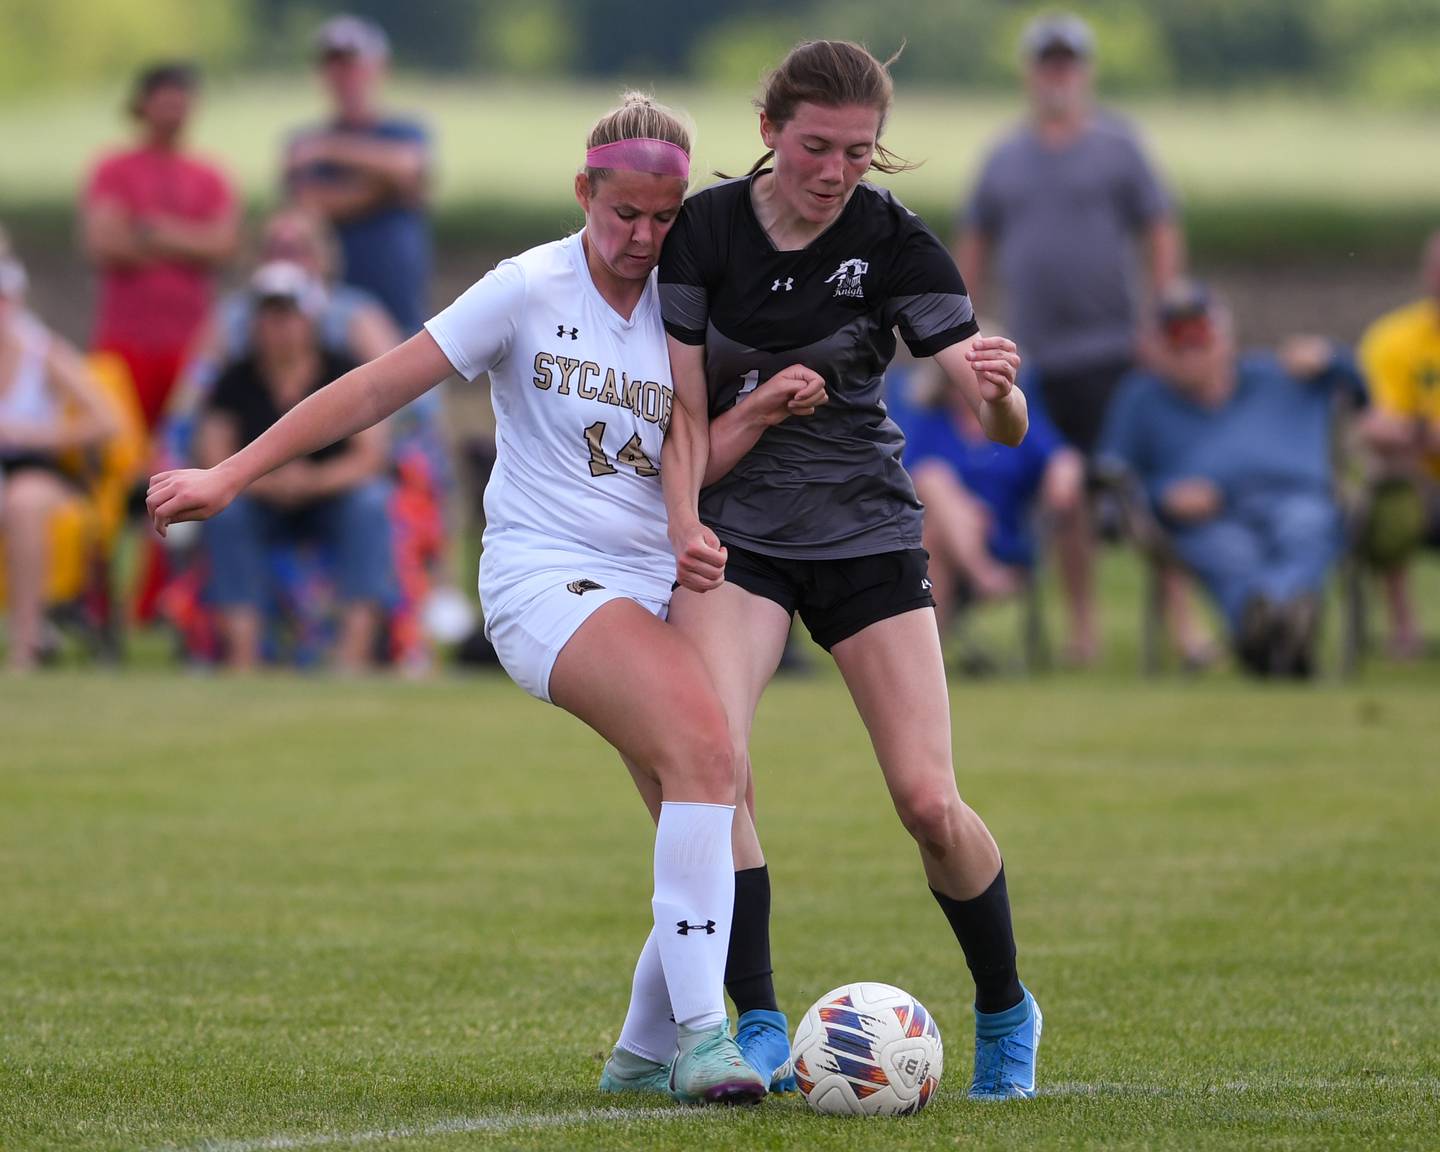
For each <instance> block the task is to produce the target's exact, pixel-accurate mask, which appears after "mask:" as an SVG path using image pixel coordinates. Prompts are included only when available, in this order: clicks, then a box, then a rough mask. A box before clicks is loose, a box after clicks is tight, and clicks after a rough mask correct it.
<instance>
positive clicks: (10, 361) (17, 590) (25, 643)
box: [0, 234, 116, 672]
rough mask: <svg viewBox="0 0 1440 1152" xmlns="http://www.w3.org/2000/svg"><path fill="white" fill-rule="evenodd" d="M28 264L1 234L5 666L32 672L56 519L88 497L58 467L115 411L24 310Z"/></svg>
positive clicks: (0, 526) (101, 430) (97, 435)
mask: <svg viewBox="0 0 1440 1152" xmlns="http://www.w3.org/2000/svg"><path fill="white" fill-rule="evenodd" d="M26 284H27V281H26V276H25V269H24V267H23V266H22V265H21V264H20V262H19V261H18V260H16V259H15V258H14V257H13V256H12V255H11V254H10V251H9V247H8V244H7V243H6V241H5V238H4V236H3V234H0V538H3V544H4V553H3V554H4V559H5V565H4V567H5V586H6V588H7V590H8V600H9V603H8V605H7V607H8V614H9V645H8V657H7V660H8V664H9V667H10V669H11V670H12V671H19V672H23V671H27V670H29V669H30V668H32V667H33V666H34V664H35V662H36V659H37V656H38V653H39V650H40V645H41V621H42V617H43V612H44V601H45V583H46V572H47V567H48V564H49V563H50V561H51V557H50V539H49V538H50V521H51V517H52V516H53V515H54V514H55V512H56V511H57V510H58V509H59V508H60V507H61V506H62V505H63V504H65V503H66V502H67V501H69V500H72V499H74V498H75V497H76V496H77V495H83V493H82V491H81V489H80V488H79V486H78V484H77V482H76V480H75V478H74V477H73V475H72V474H71V473H70V472H68V471H67V470H66V469H65V468H64V467H63V466H62V463H61V453H62V452H65V451H66V450H68V449H73V448H83V447H88V446H91V445H95V444H99V443H101V442H102V441H104V440H105V439H106V438H108V437H109V436H110V435H111V434H112V433H113V432H114V431H115V429H116V424H115V420H114V417H113V416H112V415H111V412H110V409H109V406H108V405H107V404H106V403H105V400H104V398H103V397H102V396H101V394H100V392H99V391H98V389H97V388H96V387H95V385H94V383H93V382H92V381H91V379H90V375H89V372H88V371H87V369H86V367H85V363H84V361H83V360H82V359H81V358H80V355H79V353H77V352H76V351H75V349H73V348H72V347H70V345H69V344H67V343H66V342H65V341H64V340H62V339H61V338H60V337H58V336H56V335H55V334H54V333H52V332H51V331H50V330H49V329H48V328H47V327H46V326H45V325H44V324H43V323H41V321H40V320H39V319H38V318H37V317H36V316H35V315H34V314H33V313H31V312H29V311H28V310H27V309H26V308H25V289H26Z"/></svg>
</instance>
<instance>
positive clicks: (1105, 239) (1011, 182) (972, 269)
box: [956, 15, 1181, 662]
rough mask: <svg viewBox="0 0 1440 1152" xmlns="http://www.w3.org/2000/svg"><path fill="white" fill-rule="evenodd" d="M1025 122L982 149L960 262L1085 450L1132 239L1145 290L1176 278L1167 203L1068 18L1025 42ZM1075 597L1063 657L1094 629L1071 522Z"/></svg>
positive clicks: (1104, 391)
mask: <svg viewBox="0 0 1440 1152" xmlns="http://www.w3.org/2000/svg"><path fill="white" fill-rule="evenodd" d="M1021 54H1022V58H1023V62H1024V69H1025V86H1026V92H1027V94H1028V97H1029V105H1030V116H1029V121H1028V123H1025V124H1023V125H1021V126H1020V127H1018V128H1016V129H1015V130H1014V131H1013V132H1011V133H1010V134H1009V135H1008V136H1006V137H1005V138H1003V139H1002V140H1001V141H1000V142H999V143H998V144H997V145H996V146H995V147H994V149H993V150H992V151H991V152H990V154H989V156H988V157H987V158H986V160H985V162H984V164H983V166H982V168H981V172H980V177H979V180H978V182H977V183H976V186H975V189H974V192H973V194H972V196H971V199H970V202H969V205H968V207H967V210H966V212H965V217H964V220H963V223H962V227H961V229H960V232H959V241H958V244H957V248H956V259H957V261H958V262H959V265H960V271H961V274H962V275H963V276H964V278H965V283H966V285H967V286H968V287H969V289H970V294H971V296H972V297H973V298H974V299H976V300H977V301H983V300H984V281H985V273H986V271H987V270H988V269H989V268H990V266H991V265H992V264H993V265H994V267H995V270H996V271H997V272H998V274H999V279H1000V281H1001V284H1002V286H1003V288H1004V294H1005V304H1006V307H1005V319H1006V321H1007V324H1008V327H1009V330H1010V335H1011V336H1013V337H1014V339H1015V342H1016V343H1017V344H1018V345H1019V346H1020V352H1021V355H1022V356H1024V357H1025V363H1026V373H1025V377H1024V378H1023V379H1022V381H1021V385H1022V387H1023V388H1024V389H1025V390H1026V392H1027V394H1028V395H1029V396H1031V397H1032V398H1034V399H1035V400H1038V401H1039V402H1040V403H1041V404H1043V406H1044V408H1045V410H1046V412H1047V414H1048V415H1049V417H1050V419H1051V421H1052V422H1053V423H1054V425H1055V427H1057V428H1058V429H1059V430H1060V433H1061V435H1063V436H1064V437H1065V439H1066V440H1067V441H1068V442H1069V443H1070V444H1072V445H1074V446H1075V447H1076V448H1078V449H1079V450H1080V451H1081V452H1083V453H1084V454H1085V455H1086V456H1089V455H1090V454H1091V453H1092V452H1093V451H1094V449H1095V444H1096V440H1097V438H1098V436H1099V433H1100V427H1101V423H1102V422H1103V420H1104V416H1105V410H1106V408H1107V406H1108V405H1109V402H1110V398H1111V396H1112V395H1113V394H1114V391H1115V389H1116V387H1117V386H1118V384H1119V382H1120V380H1121V379H1122V378H1123V377H1124V375H1125V374H1126V372H1128V371H1129V370H1130V368H1131V367H1132V366H1133V365H1134V363H1135V359H1136V355H1137V351H1138V348H1139V341H1140V337H1139V333H1140V331H1141V327H1140V325H1139V323H1138V318H1139V316H1140V315H1141V314H1142V312H1141V310H1140V308H1139V304H1140V301H1139V297H1140V295H1141V293H1140V291H1139V286H1138V285H1137V284H1136V277H1135V267H1136V265H1137V263H1138V261H1137V260H1136V251H1135V249H1136V242H1137V241H1140V242H1142V246H1143V248H1144V250H1145V256H1146V260H1145V264H1146V267H1147V269H1148V275H1149V280H1150V284H1151V286H1152V288H1153V287H1154V286H1155V285H1160V284H1166V283H1169V282H1170V281H1171V280H1172V279H1173V278H1174V277H1175V276H1176V275H1177V274H1178V272H1179V268H1180V262H1181V240H1180V235H1179V232H1178V230H1177V228H1176V226H1175V221H1174V212H1173V209H1172V206H1171V203H1170V197H1169V196H1168V195H1167V194H1166V191H1165V189H1164V187H1163V185H1162V184H1161V181H1160V179H1159V178H1158V177H1157V176H1156V174H1155V171H1154V169H1153V168H1152V167H1151V165H1150V164H1149V162H1148V161H1147V160H1146V158H1145V154H1144V152H1143V150H1142V148H1141V146H1140V142H1139V140H1138V139H1137V137H1136V135H1135V133H1134V131H1133V130H1132V129H1131V127H1130V126H1129V124H1128V123H1126V122H1125V121H1124V120H1122V119H1120V118H1119V117H1117V116H1115V115H1114V114H1112V113H1110V112H1108V111H1105V110H1103V109H1099V108H1097V107H1096V106H1095V102H1094V89H1093V73H1092V68H1091V59H1092V56H1093V54H1094V38H1093V36H1092V34H1091V31H1090V28H1089V27H1088V25H1086V24H1085V22H1084V21H1082V20H1081V19H1079V17H1076V16H1068V15H1057V16H1042V17H1040V18H1038V19H1036V20H1035V21H1034V22H1032V23H1031V24H1030V25H1029V27H1028V28H1027V29H1026V30H1025V33H1024V35H1023V38H1022V41H1021ZM1059 543H1060V545H1061V547H1060V561H1061V576H1062V578H1063V579H1064V581H1065V584H1066V588H1067V592H1068V594H1069V597H1070V599H1071V602H1072V603H1074V604H1076V605H1079V612H1078V614H1077V615H1076V616H1075V617H1074V619H1073V620H1072V628H1073V630H1072V634H1071V637H1070V642H1069V654H1070V657H1071V658H1072V659H1073V660H1076V661H1078V662H1087V661H1089V660H1090V659H1092V658H1093V657H1094V654H1095V650H1096V645H1097V636H1096V629H1095V621H1094V608H1093V567H1094V545H1093V533H1092V532H1091V531H1090V527H1089V522H1088V518H1087V517H1085V516H1084V515H1081V516H1077V517H1072V518H1070V520H1069V525H1068V530H1067V531H1065V532H1063V533H1062V534H1061V536H1060V538H1059Z"/></svg>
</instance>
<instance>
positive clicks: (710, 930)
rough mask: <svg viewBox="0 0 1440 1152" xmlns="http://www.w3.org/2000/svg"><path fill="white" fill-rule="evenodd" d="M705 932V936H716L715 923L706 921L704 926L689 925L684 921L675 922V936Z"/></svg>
mask: <svg viewBox="0 0 1440 1152" xmlns="http://www.w3.org/2000/svg"><path fill="white" fill-rule="evenodd" d="M702 930H703V931H704V933H705V935H707V936H713V935H715V921H714V920H706V921H705V923H704V924H688V923H686V922H685V921H684V920H677V921H675V935H677V936H688V935H690V933H691V932H700V931H702Z"/></svg>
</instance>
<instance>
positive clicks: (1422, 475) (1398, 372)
mask: <svg viewBox="0 0 1440 1152" xmlns="http://www.w3.org/2000/svg"><path fill="white" fill-rule="evenodd" d="M1420 282H1421V287H1422V288H1423V290H1424V293H1425V295H1424V297H1423V298H1422V299H1420V300H1417V301H1415V302H1414V303H1413V304H1408V305H1406V306H1405V307H1403V308H1399V309H1396V310H1395V311H1394V312H1389V313H1387V314H1386V315H1384V316H1382V317H1380V319H1378V320H1376V321H1375V323H1374V324H1372V325H1371V326H1370V328H1369V329H1368V330H1367V331H1366V333H1365V335H1364V337H1363V338H1362V340H1361V342H1360V363H1361V367H1362V368H1363V369H1364V372H1365V376H1366V379H1367V380H1368V382H1369V385H1370V395H1371V402H1372V407H1371V410H1370V412H1369V413H1368V414H1367V416H1366V419H1365V421H1364V424H1363V430H1364V436H1365V441H1366V443H1367V445H1368V446H1369V448H1370V450H1371V452H1372V453H1374V455H1375V457H1376V459H1377V461H1378V462H1379V465H1380V472H1381V486H1380V489H1379V498H1380V500H1381V501H1383V502H1386V503H1388V505H1389V507H1388V508H1386V509H1385V512H1386V514H1387V518H1388V519H1390V520H1391V521H1392V527H1393V526H1395V525H1402V526H1403V530H1401V531H1400V536H1404V537H1408V540H1406V541H1403V542H1397V540H1393V539H1392V540H1391V541H1389V543H1388V544H1387V546H1386V548H1385V549H1384V551H1385V552H1387V553H1388V555H1386V556H1384V557H1383V561H1384V562H1383V563H1382V572H1383V578H1384V584H1385V600H1386V607H1387V609H1388V613H1389V618H1390V650H1391V652H1392V653H1393V654H1394V655H1396V656H1400V657H1403V658H1413V657H1416V656H1418V655H1419V654H1420V652H1421V648H1422V642H1421V637H1420V631H1419V626H1418V624H1417V623H1416V619H1415V611H1414V605H1413V603H1412V602H1411V597H1410V587H1409V580H1408V576H1407V569H1408V563H1409V560H1410V557H1411V556H1412V555H1413V553H1414V550H1415V546H1416V545H1418V544H1419V543H1420V541H1421V539H1422V538H1423V539H1424V540H1425V541H1426V542H1428V543H1429V544H1430V545H1431V546H1432V547H1437V546H1440V230H1437V231H1435V232H1433V233H1432V234H1431V235H1430V237H1429V239H1428V240H1427V241H1426V243H1425V249H1424V255H1423V257H1422V259H1421V265H1420ZM1377 519H1378V517H1377ZM1389 535H1391V536H1394V533H1393V532H1391V533H1389ZM1405 545H1408V546H1405Z"/></svg>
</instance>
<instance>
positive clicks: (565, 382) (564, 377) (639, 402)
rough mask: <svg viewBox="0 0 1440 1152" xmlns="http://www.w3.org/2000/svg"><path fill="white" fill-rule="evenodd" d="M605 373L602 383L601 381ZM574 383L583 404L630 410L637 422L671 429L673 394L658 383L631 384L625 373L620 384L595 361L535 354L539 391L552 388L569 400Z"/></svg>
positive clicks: (635, 381)
mask: <svg viewBox="0 0 1440 1152" xmlns="http://www.w3.org/2000/svg"><path fill="white" fill-rule="evenodd" d="M602 372H603V373H604V379H603V380H601V379H600V376H601V373H602ZM557 379H558V384H557ZM572 380H573V381H574V391H575V395H577V396H579V397H580V399H582V400H594V401H596V402H598V403H600V404H613V405H614V406H615V407H616V408H628V409H630V411H631V412H633V413H634V414H635V417H636V419H639V420H646V421H649V422H650V423H651V424H658V425H660V427H661V429H666V428H669V427H670V408H671V405H672V404H673V400H674V394H673V390H672V389H671V388H670V387H669V386H668V385H664V384H661V383H659V382H658V381H656V380H632V379H630V377H629V375H628V374H627V373H625V372H621V373H620V378H619V380H618V381H617V380H616V378H615V369H613V368H603V369H602V368H601V367H600V365H599V364H597V363H595V361H593V360H577V359H576V358H575V357H573V356H557V355H555V354H554V353H551V352H537V353H535V379H534V384H535V387H536V388H539V389H540V390H541V391H542V392H545V391H548V390H549V389H550V388H552V387H553V388H554V389H555V392H556V394H557V395H560V396H569V395H570V391H571V381H572Z"/></svg>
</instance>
